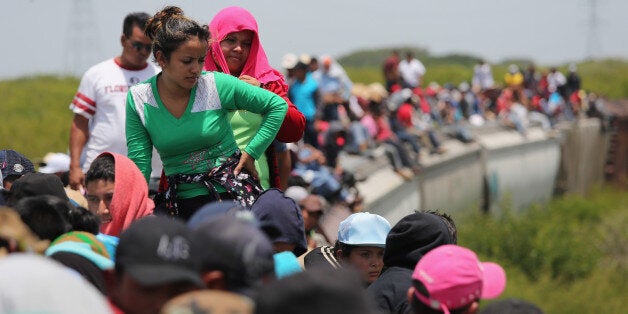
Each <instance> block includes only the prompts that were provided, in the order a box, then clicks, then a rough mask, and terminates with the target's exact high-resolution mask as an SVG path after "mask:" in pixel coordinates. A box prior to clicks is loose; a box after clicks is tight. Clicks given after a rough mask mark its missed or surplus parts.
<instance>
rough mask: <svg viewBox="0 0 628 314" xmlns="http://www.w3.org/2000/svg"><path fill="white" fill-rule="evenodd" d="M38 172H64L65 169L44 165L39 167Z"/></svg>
mask: <svg viewBox="0 0 628 314" xmlns="http://www.w3.org/2000/svg"><path fill="white" fill-rule="evenodd" d="M37 172H40V173H57V172H63V170H60V171H59V170H58V169H55V168H52V167H46V166H44V167H41V168H39V170H38V171H37Z"/></svg>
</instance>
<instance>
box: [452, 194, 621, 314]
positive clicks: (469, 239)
mask: <svg viewBox="0 0 628 314" xmlns="http://www.w3.org/2000/svg"><path fill="white" fill-rule="evenodd" d="M501 208H502V212H501V214H500V215H499V216H495V215H493V216H491V215H487V214H481V213H476V214H472V215H469V216H467V217H463V218H461V219H460V220H461V222H460V223H458V226H459V228H458V234H459V236H458V238H459V240H460V244H461V245H463V246H467V247H469V248H471V249H473V250H475V251H476V252H477V253H478V254H479V255H480V256H481V259H483V260H489V261H495V262H497V263H500V264H501V265H503V266H504V268H505V269H506V273H507V276H508V287H507V289H506V292H505V293H504V295H503V297H519V298H524V299H527V300H530V301H532V302H534V303H536V304H539V305H540V306H541V307H542V308H543V309H544V310H545V311H546V312H547V313H574V312H577V313H590V312H598V311H600V310H601V309H604V311H605V312H621V311H623V310H624V308H623V307H624V306H625V305H624V304H622V303H623V302H622V300H623V298H624V293H625V291H626V282H628V280H627V279H628V272H627V267H628V248H627V247H626V243H627V241H628V235H627V231H626V230H628V228H627V227H628V211H627V210H626V209H628V193H625V191H621V190H614V189H612V188H604V189H596V190H594V191H591V192H590V193H589V195H587V196H586V197H583V196H576V195H567V196H563V197H560V198H557V199H554V200H553V201H551V202H550V203H549V204H547V205H535V206H532V207H530V208H528V209H527V210H525V211H518V212H517V213H514V212H513V211H512V209H511V208H509V207H508V206H507V204H505V205H502V206H501ZM477 212H479V211H477Z"/></svg>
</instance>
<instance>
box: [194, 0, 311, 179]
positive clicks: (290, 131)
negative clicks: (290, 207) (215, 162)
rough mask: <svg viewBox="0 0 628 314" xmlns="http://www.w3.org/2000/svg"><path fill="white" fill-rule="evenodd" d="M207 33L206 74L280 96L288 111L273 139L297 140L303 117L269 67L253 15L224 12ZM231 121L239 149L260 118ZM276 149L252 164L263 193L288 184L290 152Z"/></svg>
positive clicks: (239, 114) (242, 115)
mask: <svg viewBox="0 0 628 314" xmlns="http://www.w3.org/2000/svg"><path fill="white" fill-rule="evenodd" d="M209 32H210V34H211V39H210V47H209V51H208V52H207V57H206V58H205V70H208V71H220V72H223V73H228V74H231V75H233V76H236V77H238V78H240V79H241V80H243V81H245V82H247V83H249V84H251V85H255V86H259V87H261V88H264V89H266V90H268V91H271V92H273V93H275V94H277V95H279V96H281V97H282V98H283V99H285V100H286V102H287V103H288V106H289V107H288V112H287V113H286V117H285V118H284V120H283V124H282V125H281V129H279V133H278V134H277V137H276V139H277V140H278V141H280V142H284V143H290V142H296V141H298V140H300V139H301V137H302V136H303V131H304V130H305V117H304V116H303V114H302V113H301V112H300V111H299V110H298V109H297V107H296V106H295V105H294V104H293V103H292V102H291V101H290V100H289V99H288V85H287V84H286V82H285V79H284V77H283V75H282V74H281V73H280V72H279V71H277V70H275V69H273V68H272V67H271V66H270V65H269V63H268V59H267V57H266V53H265V52H264V48H262V44H261V43H260V40H259V34H258V28H257V22H256V21H255V18H254V17H253V15H251V13H250V12H249V11H247V10H246V9H244V8H241V7H236V6H232V7H227V8H224V9H222V10H221V11H220V12H218V13H217V14H216V16H214V18H213V19H212V21H211V22H210V23H209ZM230 119H231V126H232V128H233V132H234V135H235V138H236V141H237V142H238V146H241V147H242V146H245V145H246V143H248V142H249V140H250V139H251V137H252V136H253V135H254V134H255V130H257V128H258V125H259V123H260V121H261V116H259V115H257V114H254V113H251V112H247V111H243V110H238V111H235V112H231V113H230ZM279 145H281V144H279ZM284 146H285V145H284ZM276 147H277V145H271V146H270V147H269V149H268V150H267V151H266V158H260V160H258V161H256V163H255V166H256V168H257V171H258V174H259V177H260V182H261V183H262V187H263V188H264V189H268V188H269V187H277V188H283V189H285V185H286V184H287V177H288V175H289V171H290V160H289V159H287V162H286V160H285V159H284V158H289V152H288V151H287V150H284V151H278V152H276V151H275V148H276ZM275 156H276V157H277V158H275ZM263 159H264V160H263ZM277 161H279V165H278V164H277ZM280 179H281V180H280Z"/></svg>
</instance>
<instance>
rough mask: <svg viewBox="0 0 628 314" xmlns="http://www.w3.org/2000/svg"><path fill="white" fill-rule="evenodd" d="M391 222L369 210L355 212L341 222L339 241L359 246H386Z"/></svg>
mask: <svg viewBox="0 0 628 314" xmlns="http://www.w3.org/2000/svg"><path fill="white" fill-rule="evenodd" d="M389 231H390V223H389V222H388V220H386V219H385V218H384V217H382V216H380V215H376V214H371V213H368V212H362V213H355V214H352V215H351V216H349V217H347V218H346V219H345V220H343V221H341V222H340V228H339V230H338V241H339V242H341V243H344V244H348V245H357V246H377V247H385V246H386V236H387V235H388V232H389Z"/></svg>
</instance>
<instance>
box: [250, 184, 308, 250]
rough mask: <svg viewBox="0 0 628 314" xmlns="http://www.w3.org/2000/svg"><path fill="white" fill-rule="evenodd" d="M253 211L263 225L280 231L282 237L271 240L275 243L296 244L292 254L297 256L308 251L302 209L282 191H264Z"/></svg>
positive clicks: (273, 189) (254, 204) (252, 207)
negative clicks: (273, 226)
mask: <svg viewBox="0 0 628 314" xmlns="http://www.w3.org/2000/svg"><path fill="white" fill-rule="evenodd" d="M251 211H252V212H253V214H254V215H255V217H257V219H258V220H259V221H260V222H261V223H262V224H266V225H270V224H272V225H275V227H277V228H278V229H279V232H280V235H279V236H277V237H273V238H271V241H272V242H273V243H275V242H285V243H290V244H295V245H296V247H295V248H294V251H293V252H292V253H294V255H296V256H300V255H301V254H303V253H305V252H306V251H307V241H306V239H305V231H304V229H305V228H304V226H303V214H302V213H301V208H300V207H299V206H298V205H297V203H295V201H294V200H293V199H291V198H289V197H287V196H285V195H284V193H283V192H282V191H281V190H278V189H275V188H272V189H268V190H266V191H264V192H263V193H262V194H260V196H259V197H258V198H257V200H256V201H255V203H253V206H251Z"/></svg>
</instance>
